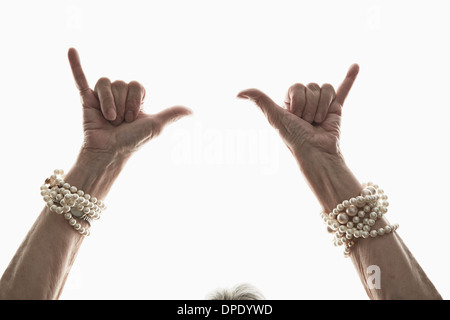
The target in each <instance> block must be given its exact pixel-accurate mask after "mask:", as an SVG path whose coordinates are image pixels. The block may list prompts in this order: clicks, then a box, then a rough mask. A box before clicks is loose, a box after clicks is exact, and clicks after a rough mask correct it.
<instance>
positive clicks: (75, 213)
mask: <svg viewBox="0 0 450 320" xmlns="http://www.w3.org/2000/svg"><path fill="white" fill-rule="evenodd" d="M63 174H64V171H63V170H58V169H57V170H55V171H54V174H53V175H51V176H50V177H49V178H47V179H46V180H45V183H44V184H43V185H42V186H41V196H42V197H43V200H44V201H45V203H46V205H47V207H48V208H49V209H50V211H51V212H56V213H57V214H61V215H63V217H64V219H65V220H67V221H68V223H69V225H70V226H72V227H73V228H74V229H75V230H77V231H78V232H79V233H80V234H82V235H85V236H88V235H90V229H89V228H84V227H82V226H81V224H80V223H78V222H77V219H80V220H84V221H86V222H87V223H88V224H89V226H90V225H91V221H92V220H98V219H100V217H101V214H102V212H103V211H104V210H106V205H105V203H104V202H103V201H102V200H98V199H97V198H95V197H91V195H89V194H86V193H85V192H84V191H83V190H78V189H77V187H75V186H71V185H69V184H68V183H67V182H65V181H64V180H63V179H62V175H63Z"/></svg>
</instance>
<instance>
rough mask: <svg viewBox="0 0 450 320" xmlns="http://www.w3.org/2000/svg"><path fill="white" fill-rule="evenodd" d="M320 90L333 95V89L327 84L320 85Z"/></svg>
mask: <svg viewBox="0 0 450 320" xmlns="http://www.w3.org/2000/svg"><path fill="white" fill-rule="evenodd" d="M322 90H325V91H326V92H331V93H332V94H334V93H335V91H334V87H333V86H332V85H331V84H329V83H324V84H323V85H322Z"/></svg>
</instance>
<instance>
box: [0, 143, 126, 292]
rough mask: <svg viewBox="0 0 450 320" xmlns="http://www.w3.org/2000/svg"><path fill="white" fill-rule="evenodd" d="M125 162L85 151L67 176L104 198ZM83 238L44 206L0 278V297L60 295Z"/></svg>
mask: <svg viewBox="0 0 450 320" xmlns="http://www.w3.org/2000/svg"><path fill="white" fill-rule="evenodd" d="M125 162H126V159H113V158H108V157H104V156H101V155H97V156H93V155H92V154H87V153H86V152H84V151H82V152H81V153H80V156H79V157H78V159H77V161H76V163H75V165H74V166H73V167H72V169H71V170H70V171H69V172H68V173H67V175H66V176H65V178H64V180H65V181H66V182H67V183H69V184H70V185H74V186H76V187H77V188H78V189H81V190H83V191H85V192H86V193H89V194H91V195H93V196H96V197H97V198H99V199H104V198H105V197H106V195H107V193H108V191H109V189H110V188H111V186H112V184H113V182H114V180H115V179H116V178H117V176H118V175H119V173H120V170H121V168H122V166H123V165H124V163H125ZM79 222H80V223H81V224H82V225H83V226H84V227H85V226H86V225H85V222H84V221H81V220H80V221H79ZM83 239H84V236H83V235H81V234H80V233H78V232H76V231H75V230H74V229H73V228H72V227H71V226H70V225H69V224H68V223H67V221H65V219H64V218H63V217H62V216H61V215H58V214H56V213H54V212H50V210H49V209H48V208H47V207H45V208H44V209H43V210H42V212H41V214H40V215H39V217H38V218H37V220H36V222H35V223H34V225H33V226H32V228H31V229H30V231H29V232H28V234H27V236H26V237H25V239H24V241H23V243H22V244H21V246H20V247H19V249H18V250H17V252H16V254H15V256H14V257H13V259H12V261H11V262H10V264H9V266H8V268H7V269H6V271H5V272H4V274H3V276H2V278H1V280H0V298H1V299H57V298H58V297H59V296H60V294H61V291H62V288H63V286H64V283H65V281H66V278H67V275H68V274H69V271H70V268H71V266H72V265H73V263H74V260H75V258H76V255H77V253H78V250H79V248H80V246H81V244H82V242H83Z"/></svg>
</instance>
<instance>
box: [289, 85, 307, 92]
mask: <svg viewBox="0 0 450 320" xmlns="http://www.w3.org/2000/svg"><path fill="white" fill-rule="evenodd" d="M304 90H305V86H304V85H303V84H301V83H295V84H293V85H292V86H291V87H290V91H291V92H292V93H295V92H302V91H304Z"/></svg>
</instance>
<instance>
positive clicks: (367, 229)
mask: <svg viewBox="0 0 450 320" xmlns="http://www.w3.org/2000/svg"><path fill="white" fill-rule="evenodd" d="M362 229H363V231H367V232H369V231H370V226H368V225H365V226H363V228H362Z"/></svg>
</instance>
